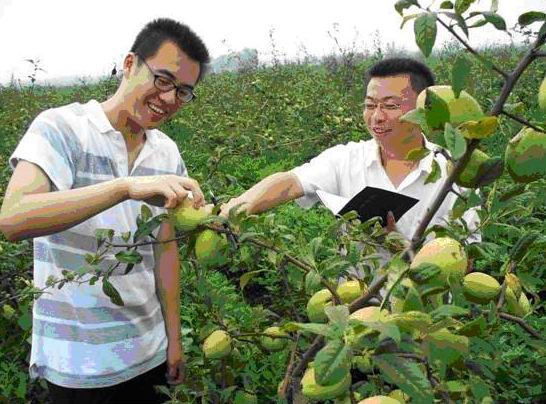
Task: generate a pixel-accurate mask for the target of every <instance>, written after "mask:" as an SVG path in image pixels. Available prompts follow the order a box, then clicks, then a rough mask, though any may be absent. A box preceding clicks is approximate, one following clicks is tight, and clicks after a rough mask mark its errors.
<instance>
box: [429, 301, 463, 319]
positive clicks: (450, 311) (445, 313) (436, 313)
mask: <svg viewBox="0 0 546 404" xmlns="http://www.w3.org/2000/svg"><path fill="white" fill-rule="evenodd" d="M469 313H470V311H469V310H468V309H465V308H464V307H459V306H455V305H453V304H442V305H441V306H440V307H438V308H437V309H435V310H433V311H431V312H430V315H431V316H432V320H434V321H435V322H436V321H439V320H441V319H443V318H446V317H461V316H466V315H468V314H469Z"/></svg>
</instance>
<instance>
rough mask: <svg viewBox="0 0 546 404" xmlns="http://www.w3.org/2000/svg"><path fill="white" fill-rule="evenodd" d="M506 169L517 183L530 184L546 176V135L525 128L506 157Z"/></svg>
mask: <svg viewBox="0 0 546 404" xmlns="http://www.w3.org/2000/svg"><path fill="white" fill-rule="evenodd" d="M504 161H505V163H506V169H507V170H508V173H509V174H510V176H511V177H512V179H513V180H514V181H515V182H520V183H528V182H531V181H535V180H538V179H540V178H543V177H545V176H546V133H542V132H538V131H536V130H534V129H533V128H523V129H522V130H521V131H520V132H519V133H518V134H517V135H516V136H515V137H514V138H513V139H512V140H510V142H508V147H507V148H506V153H505V155H504Z"/></svg>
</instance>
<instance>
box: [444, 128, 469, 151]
mask: <svg viewBox="0 0 546 404" xmlns="http://www.w3.org/2000/svg"><path fill="white" fill-rule="evenodd" d="M444 139H445V141H446V147H447V149H448V150H449V154H450V155H451V157H452V158H453V160H459V159H460V158H461V157H462V156H463V154H464V153H465V152H466V140H465V139H464V136H463V134H462V133H461V131H460V130H458V129H457V128H454V127H453V126H451V124H450V123H449V122H448V123H446V126H445V129H444Z"/></svg>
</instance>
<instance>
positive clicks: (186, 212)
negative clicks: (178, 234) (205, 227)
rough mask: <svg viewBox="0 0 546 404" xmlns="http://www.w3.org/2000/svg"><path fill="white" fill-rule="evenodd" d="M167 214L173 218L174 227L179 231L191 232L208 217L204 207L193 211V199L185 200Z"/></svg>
mask: <svg viewBox="0 0 546 404" xmlns="http://www.w3.org/2000/svg"><path fill="white" fill-rule="evenodd" d="M169 214H170V215H174V217H175V227H176V228H177V229H178V230H180V231H191V230H193V229H195V228H196V227H197V225H198V224H199V223H201V222H202V221H203V219H205V218H206V217H207V216H208V213H207V211H206V209H205V208H204V207H201V208H199V209H195V208H194V207H193V199H192V198H190V197H187V198H185V199H184V200H183V201H182V202H181V203H180V204H179V205H178V206H177V207H176V208H174V209H169Z"/></svg>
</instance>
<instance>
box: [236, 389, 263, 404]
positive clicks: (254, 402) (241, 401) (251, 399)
mask: <svg viewBox="0 0 546 404" xmlns="http://www.w3.org/2000/svg"><path fill="white" fill-rule="evenodd" d="M233 404H258V397H256V396H255V395H254V394H251V393H247V392H246V391H238V392H237V393H236V394H235V399H234V400H233Z"/></svg>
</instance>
